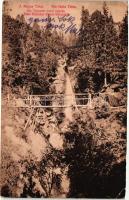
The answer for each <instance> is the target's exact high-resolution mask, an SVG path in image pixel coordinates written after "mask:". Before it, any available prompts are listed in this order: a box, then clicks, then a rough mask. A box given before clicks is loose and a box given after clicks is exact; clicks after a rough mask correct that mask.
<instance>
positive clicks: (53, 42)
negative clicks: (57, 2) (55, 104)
mask: <svg viewBox="0 0 129 200" xmlns="http://www.w3.org/2000/svg"><path fill="white" fill-rule="evenodd" d="M127 18H128V14H127V13H125V16H124V18H123V20H122V21H121V22H120V23H115V22H114V20H113V17H112V15H111V14H110V11H109V9H108V6H107V5H106V3H104V4H103V11H99V10H96V11H94V12H93V13H92V14H90V13H89V11H88V9H85V8H84V7H82V12H81V27H80V32H79V35H78V36H77V35H75V34H72V35H70V36H68V37H69V38H70V41H73V44H71V45H67V44H66V42H65V38H64V37H65V36H64V35H63V34H62V33H59V32H57V31H56V30H52V29H51V18H50V16H48V19H49V20H48V23H47V26H46V28H45V29H43V30H41V29H40V26H39V24H38V23H37V22H34V24H33V26H32V27H31V26H29V25H28V24H27V23H26V21H25V18H24V16H23V15H18V16H17V18H16V19H13V18H12V17H11V16H10V15H5V14H3V56H2V57H3V64H2V97H3V98H4V97H5V96H6V95H7V94H8V93H9V94H11V95H15V96H16V97H18V98H20V97H22V96H25V95H30V94H35V95H37V94H40V95H41V94H53V93H55V88H54V81H55V79H56V77H57V73H58V60H59V58H60V57H62V56H64V55H67V68H66V69H65V70H66V72H67V73H68V74H69V76H70V77H71V82H72V84H73V90H74V92H76V93H85V92H90V93H91V95H92V97H94V96H95V95H96V94H98V93H99V92H101V93H104V94H107V101H108V106H107V107H106V106H105V104H102V105H101V106H100V107H98V105H97V103H96V104H95V107H94V109H93V110H88V108H85V109H83V108H79V110H78V111H75V112H74V113H73V121H72V122H69V123H68V124H67V127H66V129H63V128H64V127H65V125H66V122H65V120H64V119H65V116H64V113H63V110H60V109H59V110H52V109H45V112H46V115H45V117H44V118H43V119H42V122H40V123H37V124H36V125H35V129H34V130H30V129H31V128H30V127H29V128H28V130H26V132H25V131H24V130H23V128H22V126H23V124H25V121H26V120H27V117H28V115H29V114H28V111H26V110H25V109H23V108H22V109H21V110H16V109H11V110H10V111H9V110H8V108H7V107H6V105H3V107H4V108H2V109H3V114H2V116H3V121H4V122H3V124H2V130H3V131H2V132H3V133H2V134H3V135H2V141H3V142H2V167H1V171H2V174H3V175H2V184H1V195H2V196H5V197H44V198H48V197H59V198H60V197H67V198H123V197H124V195H125V187H126V186H125V167H126V125H127V123H126V104H127V54H128V50H127V47H128V19H127ZM72 37H73V40H71V38H72ZM109 89H110V91H109ZM108 91H109V93H108ZM109 105H110V106H112V107H120V106H123V105H125V108H123V107H122V108H121V107H120V108H119V109H118V110H115V111H114V110H111V108H110V106H109ZM7 111H8V113H9V114H8V115H9V118H8V119H7V120H6V119H5V118H6V115H5V113H6V112H7ZM40 112H41V111H40ZM14 113H15V117H14V118H13V117H12V116H14ZM42 113H43V111H42ZM53 116H54V117H55V118H54V119H56V122H57V123H56V128H57V132H58V133H59V135H60V136H61V137H62V138H63V148H62V149H58V148H54V147H53V146H52V145H51V144H50V142H49V137H50V135H51V131H52V130H51V129H52V128H51V126H50V129H48V132H47V133H46V132H45V128H44V127H45V123H47V122H48V123H49V124H50V125H51V124H52V122H51V121H50V117H53ZM10 119H11V120H12V119H14V120H13V123H11V120H10ZM29 131H30V132H29ZM48 133H49V134H48ZM9 134H12V140H11V139H10V137H11V136H9ZM14 135H15V136H14ZM31 138H33V140H37V141H39V146H40V141H41V138H43V139H44V143H43V144H41V147H42V149H43V153H42V154H41V158H40V159H37V157H38V156H37V155H36V156H37V157H35V154H34V153H33V149H32V148H30V146H31V147H32V143H31V142H30V141H31ZM13 139H14V140H13ZM29 145H30V146H29ZM43 145H44V146H45V147H44V146H43ZM22 146H23V147H22ZM29 148H30V149H29ZM33 148H37V147H35V146H33ZM18 149H20V150H18ZM44 149H45V150H44ZM34 150H35V149H34ZM22 151H25V154H22V153H19V154H18V152H22ZM10 152H12V153H13V152H15V154H16V152H17V157H16V155H14V154H13V155H12V154H10ZM37 152H38V150H37ZM14 158H15V159H14ZM65 171H67V180H66V177H65V178H64V173H65ZM64 179H65V180H64ZM63 181H64V182H66V183H67V182H68V186H67V188H66V189H64V187H65V186H64V185H63V184H62V182H63ZM63 195H64V196H63Z"/></svg>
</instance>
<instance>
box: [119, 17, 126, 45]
mask: <svg viewBox="0 0 129 200" xmlns="http://www.w3.org/2000/svg"><path fill="white" fill-rule="evenodd" d="M119 37H120V42H121V45H122V46H125V47H127V46H128V13H126V14H125V17H124V18H123V22H122V25H121V31H120V36H119Z"/></svg>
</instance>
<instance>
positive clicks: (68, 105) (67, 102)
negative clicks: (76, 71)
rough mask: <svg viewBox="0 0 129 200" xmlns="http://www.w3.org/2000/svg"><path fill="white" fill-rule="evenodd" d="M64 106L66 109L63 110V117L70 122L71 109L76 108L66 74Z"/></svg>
mask: <svg viewBox="0 0 129 200" xmlns="http://www.w3.org/2000/svg"><path fill="white" fill-rule="evenodd" d="M64 104H65V105H66V108H65V110H64V112H65V116H66V118H67V119H69V120H70V121H72V112H73V110H72V108H73V106H75V107H76V99H75V94H74V92H73V88H72V84H71V81H70V78H69V75H68V74H66V82H65V96H64Z"/></svg>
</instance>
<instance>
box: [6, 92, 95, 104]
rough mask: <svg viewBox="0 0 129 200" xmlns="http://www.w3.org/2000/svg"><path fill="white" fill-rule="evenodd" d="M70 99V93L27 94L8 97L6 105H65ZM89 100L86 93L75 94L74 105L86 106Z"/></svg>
mask: <svg viewBox="0 0 129 200" xmlns="http://www.w3.org/2000/svg"><path fill="white" fill-rule="evenodd" d="M66 99H67V102H66ZM70 100H71V95H64V94H48V95H29V96H27V97H24V98H16V97H10V98H8V105H9V106H11V107H67V106H69V101H70ZM90 100H91V99H90V98H89V96H88V95H87V94H82V93H80V94H75V101H76V106H81V105H82V106H87V104H88V103H89V102H90Z"/></svg>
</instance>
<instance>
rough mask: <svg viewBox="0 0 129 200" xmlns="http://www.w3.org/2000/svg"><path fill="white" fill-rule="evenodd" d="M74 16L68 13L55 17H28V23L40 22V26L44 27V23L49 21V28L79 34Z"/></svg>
mask: <svg viewBox="0 0 129 200" xmlns="http://www.w3.org/2000/svg"><path fill="white" fill-rule="evenodd" d="M75 21H76V20H75V17H73V16H71V15H70V14H67V15H64V16H61V17H60V16H57V17H49V18H48V17H45V18H34V17H30V18H28V23H29V24H30V25H31V24H33V23H34V22H37V23H40V24H41V28H45V27H46V24H47V23H48V22H49V26H50V28H51V29H56V30H60V31H63V32H64V33H65V34H66V33H74V34H76V35H77V34H79V29H78V28H77V24H76V22H75Z"/></svg>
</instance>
